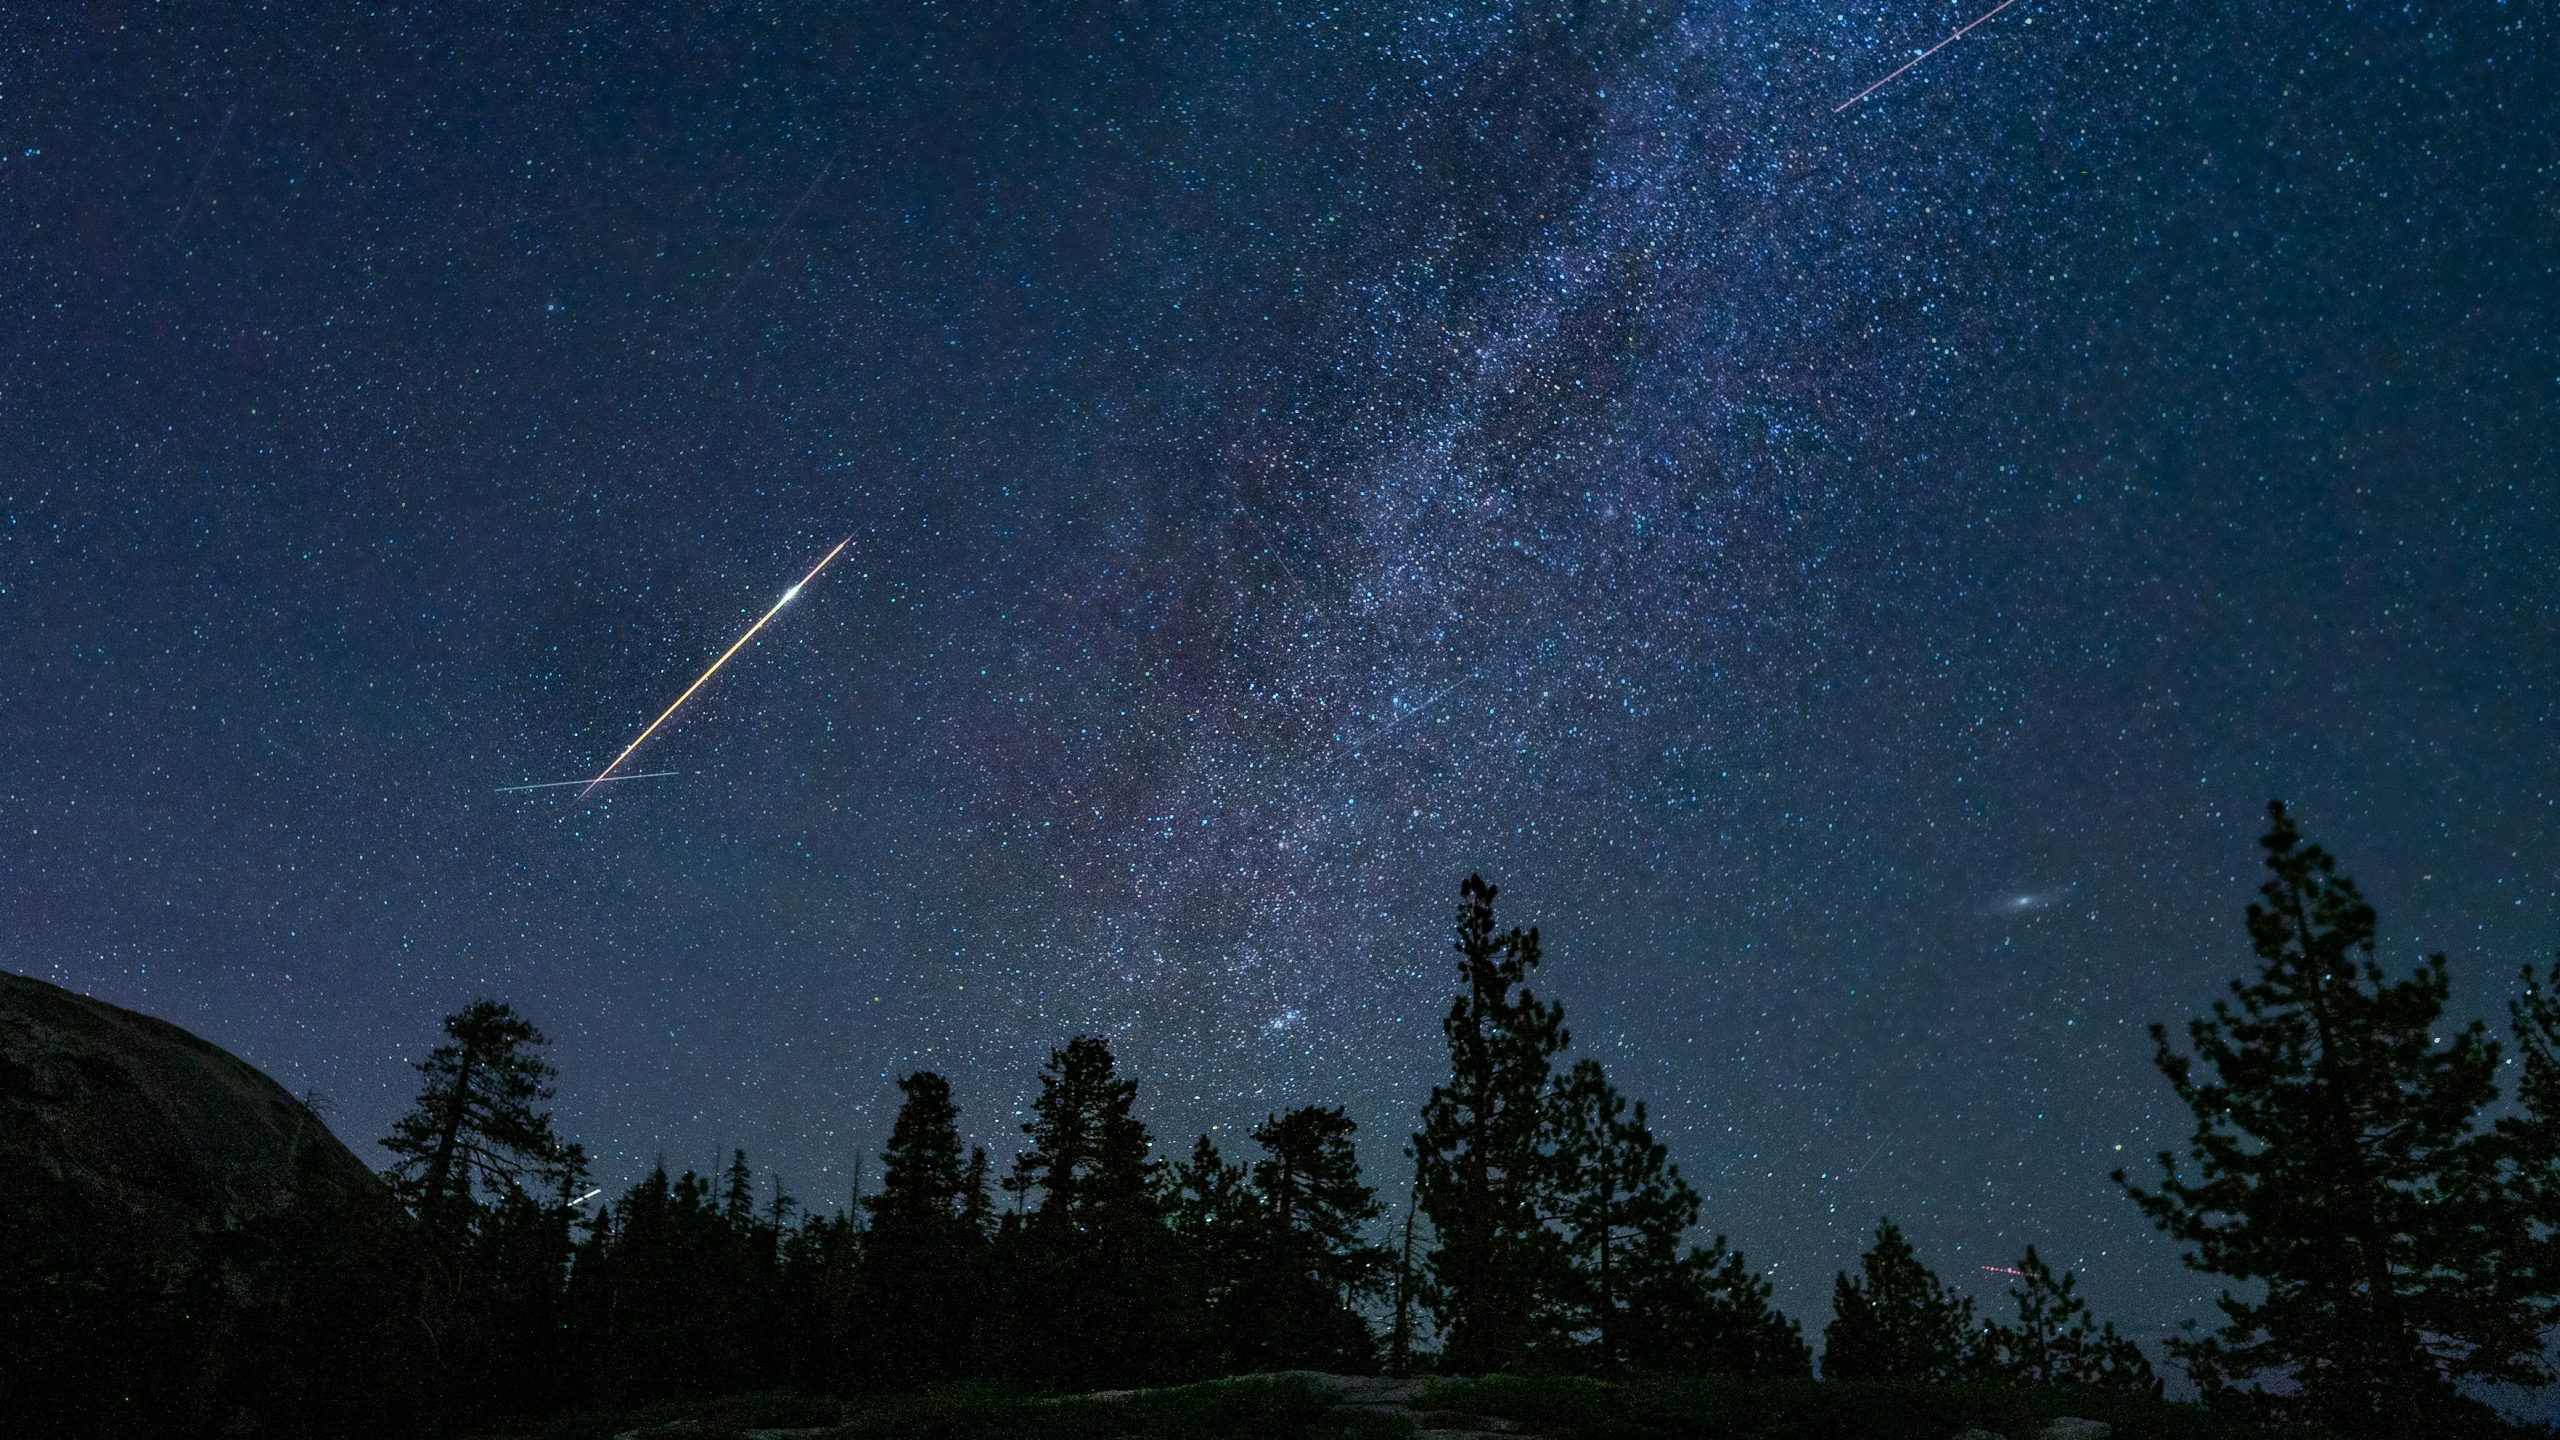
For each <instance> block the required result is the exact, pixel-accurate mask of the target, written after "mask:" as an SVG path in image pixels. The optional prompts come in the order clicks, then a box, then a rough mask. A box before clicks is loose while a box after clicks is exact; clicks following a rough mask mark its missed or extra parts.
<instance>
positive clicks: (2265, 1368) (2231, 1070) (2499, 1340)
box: [2117, 804, 2544, 1435]
mask: <svg viewBox="0 0 2560 1440" xmlns="http://www.w3.org/2000/svg"><path fill="white" fill-rule="evenodd" d="M2268 816H2269V825H2268V830H2267V834H2266V837H2265V838H2264V840H2263V841H2261V842H2260V843H2261V845H2262V847H2263V849H2264V850H2265V852H2266V867H2267V871H2268V879H2267V881H2266V883H2265V884H2264V885H2262V886H2261V887H2260V888H2259V892H2258V897H2259V898H2258V900H2257V901H2256V902H2255V903H2253V904H2251V905H2250V907H2249V912H2248V923H2249V938H2250V941H2251V944H2252V947H2253V948H2254V949H2255V951H2256V952H2257V957H2258V961H2259V969H2258V972H2257V973H2256V975H2254V976H2253V977H2251V978H2250V979H2248V980H2246V981H2240V982H2235V983H2234V984H2233V985H2232V987H2231V996H2230V998H2229V999H2227V1000H2221V1001H2217V1002H2215V1004H2214V1007H2213V1010H2212V1013H2211V1014H2209V1015H2207V1016H2206V1017H2204V1018H2202V1019H2199V1020H2195V1021H2192V1022H2190V1023H2189V1025H2188V1027H2187V1035H2188V1039H2189V1042H2190V1044H2191V1046H2192V1048H2193V1050H2194V1053H2193V1054H2192V1055H2185V1054H2180V1053H2178V1052H2177V1051H2176V1050H2174V1049H2173V1048H2172V1047H2171V1045H2170V1043H2169V1038H2168V1034H2167V1031H2166V1029H2165V1028H2164V1027H2161V1026H2156V1025H2155V1026H2153V1027H2152V1036H2153V1039H2154V1042H2155V1044H2156V1046H2157V1053H2156V1057H2155V1059H2156V1063H2157V1064H2158V1066H2159V1068H2160V1071H2161V1073H2162V1074H2163V1075H2165V1076H2167V1077H2168V1080H2169V1083H2170V1085H2171V1087H2172V1088H2173V1089H2175V1090H2176V1092H2177V1095H2178V1098H2179V1099H2180V1100H2181V1101H2183V1102H2184V1103H2185V1104H2186V1106H2187V1108H2188V1109H2189V1110H2190V1111H2192V1112H2193V1114H2194V1116H2195V1131H2194V1134H2193V1136H2192V1137H2191V1138H2190V1139H2189V1141H2188V1142H2187V1155H2188V1158H2189V1159H2190V1160H2191V1161H2192V1162H2193V1165H2194V1170H2193V1171H2192V1173H2191V1174H2190V1173H2189V1172H2185V1171H2182V1170H2181V1168H2180V1165H2179V1161H2178V1159H2177V1157H2175V1156H2173V1155H2171V1154H2169V1153H2167V1152H2162V1154H2161V1155H2160V1157H2159V1160H2160V1165H2161V1170H2162V1178H2161V1181H2160V1183H2159V1185H2158V1187H2157V1188H2155V1189H2151V1190H2144V1189H2142V1188H2140V1187H2137V1186H2133V1185H2130V1184H2127V1185H2126V1189H2127V1191H2128V1193H2130V1194H2131V1195H2132V1197H2133V1199H2134V1201H2135V1203H2137V1204H2138V1205H2140V1206H2141V1207H2142V1209H2143V1212H2144V1213H2145V1214H2147V1215H2149V1216H2150V1217H2151V1218H2152V1220H2153V1221H2154V1222H2155V1223H2157V1224H2158V1225H2159V1226H2160V1227H2161V1228H2162V1229H2163V1230H2165V1231H2167V1232H2168V1233H2169V1234H2170V1235H2172V1236H2174V1237H2175V1238H2177V1239H2178V1240H2180V1241H2182V1242H2184V1243H2185V1244H2186V1245H2187V1246H2188V1247H2189V1250H2188V1256H2187V1261H2188V1263H2189V1264H2190V1265H2192V1266H2194V1267H2195V1268H2197V1269H2199V1270H2203V1271H2205V1272H2207V1273H2210V1274H2215V1275H2220V1276H2224V1277H2226V1278H2227V1279H2231V1280H2237V1281H2243V1282H2255V1283H2256V1284H2257V1285H2262V1286H2263V1287H2264V1289H2263V1294H2261V1295H2258V1296H2256V1297H2255V1298H2249V1297H2246V1296H2244V1295H2241V1294H2235V1293H2232V1292H2229V1291H2226V1292H2224V1294H2223V1295H2222V1297H2221V1299H2220V1301H2219V1306H2220V1309H2221V1311H2222V1315H2223V1324H2222V1326H2221V1328H2220V1329H2219V1330H2218V1331H2216V1332H2214V1333H2212V1334H2209V1335H2205V1336H2202V1337H2199V1338H2197V1339H2194V1340H2190V1341H2181V1342H2177V1344H2176V1345H2175V1346H2174V1347H2173V1348H2175V1349H2177V1350H2178V1352H2179V1353H2180V1355H2181V1357H2182V1358H2183V1359H2185V1360H2186V1361H2187V1364H2188V1367H2189V1369H2190V1371H2191V1373H2193V1374H2195V1375H2196V1377H2197V1379H2198V1381H2199V1383H2200V1384H2202V1385H2204V1386H2205V1387H2206V1388H2208V1389H2209V1390H2218V1389H2221V1388H2225V1387H2241V1386H2247V1385H2250V1384H2253V1383H2254V1381H2255V1379H2256V1377H2259V1376H2261V1375H2265V1374H2268V1373H2270V1372H2281V1373H2284V1374H2287V1375H2289V1376H2290V1377H2291V1379H2292V1381H2293V1384H2294V1386H2295V1387H2296V1388H2297V1390H2298V1398H2297V1399H2295V1400H2291V1401H2288V1402H2285V1403H2284V1408H2286V1409H2290V1410H2294V1411H2298V1412H2301V1413H2303V1414H2304V1415H2305V1416H2306V1417H2307V1418H2311V1419H2314V1420H2316V1421H2318V1422H2320V1423H2323V1424H2326V1425H2328V1426H2329V1427H2331V1428H2333V1429H2335V1430H2338V1431H2340V1432H2342V1433H2345V1434H2350V1435H2382V1434H2408V1433H2413V1431H2414V1427H2416V1426H2417V1425H2418V1424H2419V1423H2420V1420H2421V1417H2422V1416H2424V1415H2426V1414H2429V1413H2433V1412H2437V1411H2439V1410H2441V1409H2443V1408H2445V1407H2447V1406H2451V1405H2454V1404H2456V1403H2458V1402H2457V1397H2456V1396H2455V1393H2454V1388H2453V1387H2454V1385H2455V1384H2456V1383H2457V1382H2458V1381H2461V1380H2463V1379H2468V1378H2473V1377H2479V1378H2491V1379H2500V1380H2516V1381H2527V1382H2530V1381H2536V1380H2539V1379H2540V1378H2541V1377H2542V1375H2543V1373H2544V1372H2543V1367H2542V1363H2541V1358H2540V1349H2541V1346H2540V1336H2539V1334H2538V1330H2537V1327H2536V1324H2535V1321H2534V1317H2533V1315H2532V1313H2531V1310H2530V1307H2526V1306H2521V1305H2518V1304H2516V1303H2514V1296H2513V1295H2512V1294H2511V1293H2509V1290H2508V1287H2509V1284H2510V1278H2511V1277H2510V1276H2508V1275H2507V1274H2506V1273H2504V1252H2505V1251H2506V1249H2507V1248H2508V1247H2507V1246H2506V1245H2505V1243H2504V1237H2505V1236H2506V1235H2507V1233H2508V1232H2509V1226H2508V1224H2507V1222H2506V1220H2505V1219H2504V1218H2503V1215H2502V1211H2501V1208H2500V1206H2499V1205H2498V1204H2497V1197H2496V1195H2495V1194H2494V1192H2493V1191H2492V1189H2491V1185H2490V1182H2491V1179H2492V1176H2493V1172H2494V1164H2493V1161H2494V1158H2495V1153H2494V1150H2493V1148H2492V1147H2491V1145H2490V1144H2489V1142H2488V1139H2487V1137H2486V1136H2485V1134H2484V1132H2483V1130H2482V1127H2481V1125H2480V1123H2479V1117H2480V1113H2481V1110H2482V1108H2483V1107H2484V1106H2486V1105H2487V1104H2488V1103H2489V1101H2490V1100H2491V1099H2492V1098H2493V1096H2494V1094H2495V1088H2494V1075H2495V1071H2496V1069H2497V1064H2498V1047H2497V1046H2496V1044H2495V1043H2494V1042H2492V1041H2490V1040H2489V1039H2488V1038H2487V1036H2486V1033H2485V1032H2484V1030H2483V1029H2482V1027H2481V1026H2479V1025H2478V1024H2477V1023H2474V1024H2472V1025H2469V1026H2465V1027H2462V1028H2459V1029H2450V1027H2448V1026H2446V1025H2445V1023H2444V1019H2443V1016H2444V1004H2445V998H2446V994H2447V991H2448V989H2449V986H2450V981H2449V978H2448V976H2447V973H2446V968H2445V961H2444V957H2443V956H2441V955H2437V956H2432V957H2430V958H2429V959H2428V960H2427V961H2426V962H2425V963H2424V964H2423V965H2421V966H2420V967H2419V968H2418V970H2417V971H2416V973H2414V974H2411V975H2409V976H2406V977H2404V978H2400V979H2393V978H2392V977H2390V976H2389V975H2387V974H2385V973H2384V971H2383V969H2382V967H2381V965H2380V964H2379V963H2378V962H2377V961H2376V960H2375V959H2374V954H2373V952H2374V931H2375V919H2374V912H2373V908H2372V907H2371V906H2370V905H2367V904H2366V903H2365V901H2364V898H2363V896H2362V895H2361V894H2359V893H2358V892H2357V890H2356V887H2355V884H2354V882H2353V881H2351V880H2348V879H2347V878H2346V877H2345V876H2343V875H2340V874H2338V873H2337V868H2336V864H2335V862H2334V861H2333V860H2332V859H2331V858H2330V856H2329V854H2328V853H2327V852H2326V851H2324V850H2322V849H2321V848H2320V847H2319V846H2317V845H2309V844H2305V843H2304V842H2303V840H2302V838H2301V835H2300V833H2299V832H2298V831H2297V830H2296V828H2295V826H2294V824H2293V821H2292V820H2291V819H2290V818H2289V817H2288V816H2287V815H2286V814H2285V811H2284V807H2283V806H2282V805H2281V804H2276V805H2271V806H2269V807H2268ZM2448 1031H2449V1033H2448ZM2117 1179H2118V1181H2119V1183H2124V1181H2123V1175H2122V1172H2118V1176H2117ZM2260 1398H2261V1400H2265V1401H2270V1402H2272V1401H2273V1400H2274V1397H2273V1396H2272V1395H2270V1394H2268V1393H2266V1392H2264V1391H2261V1392H2260Z"/></svg>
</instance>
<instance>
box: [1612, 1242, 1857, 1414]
mask: <svg viewBox="0 0 2560 1440" xmlns="http://www.w3.org/2000/svg"><path fill="white" fill-rule="evenodd" d="M1656 1283H1657V1284H1658V1285H1659V1287H1660V1288H1659V1289H1658V1290H1649V1291H1648V1292H1647V1293H1643V1294H1640V1295H1639V1296H1638V1298H1637V1301H1636V1305H1635V1307H1634V1308H1635V1310H1636V1312H1637V1313H1638V1314H1639V1315H1640V1316H1642V1317H1644V1319H1645V1320H1646V1322H1647V1323H1644V1324H1641V1325H1635V1326H1630V1327H1629V1333H1628V1336H1627V1351H1626V1363H1627V1365H1628V1367H1629V1368H1630V1369H1634V1370H1638V1371H1644V1372H1651V1373H1656V1374H1671V1375H1746V1376H1754V1377H1769V1378H1785V1379H1805V1378H1811V1376H1812V1374H1813V1352H1812V1351H1811V1350H1809V1349H1807V1348H1806V1347H1805V1343H1804V1332H1803V1330H1802V1329H1800V1328H1799V1327H1798V1326H1797V1325H1796V1322H1795V1321H1794V1320H1792V1319H1790V1318H1789V1317H1787V1316H1786V1315H1784V1314H1781V1313H1779V1311H1778V1309H1777V1307H1776V1306H1775V1305H1773V1304H1772V1303H1770V1293H1771V1291H1770V1286H1769V1282H1768V1280H1767V1279H1766V1278H1765V1277H1763V1276H1760V1275H1756V1274H1754V1273H1752V1271H1751V1269H1750V1267H1749V1266H1748V1265H1746V1264H1745V1263H1744V1262H1743V1259H1742V1256H1741V1254H1740V1253H1738V1252H1736V1251H1733V1250H1729V1249H1727V1248H1726V1247H1725V1240H1724V1237H1723V1236H1721V1235H1719V1236H1717V1237H1716V1238H1715V1242H1714V1243H1713V1244H1711V1245H1709V1246H1707V1247H1705V1248H1704V1249H1699V1248H1695V1247H1693V1248H1691V1249H1690V1250H1689V1251H1688V1253H1686V1254H1684V1255H1682V1256H1681V1257H1680V1264H1679V1266H1678V1268H1677V1270H1675V1271H1674V1272H1673V1273H1672V1274H1670V1275H1668V1276H1665V1277H1663V1278H1662V1279H1661V1280H1660V1281H1658V1282H1656Z"/></svg>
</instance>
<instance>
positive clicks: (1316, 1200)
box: [1248, 1105, 1386, 1370]
mask: <svg viewBox="0 0 2560 1440" xmlns="http://www.w3.org/2000/svg"><path fill="white" fill-rule="evenodd" d="M1357 1128H1358V1127H1357V1126H1355V1125H1354V1124H1353V1123H1352V1120H1351V1117H1350V1115H1348V1114H1347V1113H1345V1112H1344V1111H1342V1110H1341V1109H1339V1108H1337V1107H1321V1106H1313V1105H1309V1106H1303V1107H1301V1108H1299V1109H1296V1110H1292V1111H1290V1112H1289V1113H1288V1114H1286V1115H1276V1116H1271V1117H1268V1118H1266V1119H1265V1120H1264V1121H1263V1123H1262V1124H1260V1125H1258V1126H1256V1127H1255V1128H1254V1131H1253V1140H1254V1143H1255V1144H1257V1145H1259V1146H1261V1147H1262V1151H1263V1155H1262V1158H1261V1159H1259V1160H1257V1161H1255V1162H1254V1164H1253V1188H1254V1190H1255V1192H1256V1194H1257V1197H1258V1199H1259V1201H1260V1207H1259V1209H1260V1214H1259V1217H1258V1218H1259V1222H1260V1223H1259V1226H1258V1229H1259V1232H1260V1233H1259V1236H1258V1237H1257V1242H1248V1243H1251V1244H1253V1246H1254V1249H1255V1250H1256V1251H1257V1252H1258V1253H1257V1254H1256V1256H1255V1259H1256V1261H1257V1262H1258V1263H1257V1264H1256V1266H1255V1270H1256V1272H1257V1273H1256V1282H1257V1283H1255V1285H1254V1286H1253V1287H1252V1288H1253V1293H1254V1296H1255V1299H1256V1301H1257V1302H1258V1303H1257V1306H1256V1309H1257V1310H1258V1311H1259V1312H1260V1313H1259V1316H1258V1319H1257V1322H1256V1324H1255V1326H1254V1328H1255V1330H1256V1332H1257V1333H1258V1334H1259V1335H1260V1336H1261V1337H1262V1340H1263V1343H1262V1346H1261V1347H1260V1354H1259V1355H1258V1356H1256V1357H1255V1362H1254V1363H1255V1364H1256V1366H1257V1368H1262V1369H1320V1370H1366V1369H1368V1368H1370V1367H1372V1366H1374V1365H1375V1364H1376V1363H1377V1355H1376V1340H1375V1337H1374V1336H1372V1335H1371V1334H1370V1332H1369V1325H1368V1322H1367V1321H1366V1320H1365V1319H1363V1318H1362V1317H1361V1315H1360V1312H1359V1310H1358V1308H1357V1307H1358V1305H1359V1303H1360V1302H1361V1301H1362V1300H1363V1299H1365V1298H1367V1297H1368V1296H1369V1295H1371V1294H1373V1293H1374V1292H1375V1291H1376V1289H1377V1286H1378V1281H1379V1279H1380V1277H1381V1274H1382V1267H1383V1265H1384V1263H1385V1259H1386V1256H1385V1254H1384V1252H1382V1251H1381V1250H1380V1249H1379V1248H1378V1247H1377V1246H1376V1245H1374V1244H1372V1243H1370V1241H1369V1240H1368V1238H1367V1236H1366V1233H1365V1232H1366V1231H1367V1229H1368V1227H1369V1225H1370V1224H1371V1223H1372V1222H1374V1221H1375V1220H1376V1219H1377V1218H1378V1213H1379V1207H1378V1197H1377V1194H1376V1192H1375V1191H1373V1190H1371V1189H1370V1188H1369V1187H1368V1186H1367V1185H1365V1184H1362V1183H1361V1180H1360V1161H1359V1157H1358V1155H1357V1154H1356V1153H1355V1152H1354V1150H1353V1149H1352V1136H1353V1134H1354V1133H1355V1132H1356V1130H1357Z"/></svg>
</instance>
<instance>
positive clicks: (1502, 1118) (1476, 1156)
mask: <svg viewBox="0 0 2560 1440" xmlns="http://www.w3.org/2000/svg"><path fill="white" fill-rule="evenodd" d="M1494 894H1495V890H1494V887H1493V886H1491V885H1488V884H1486V883H1485V882H1484V880H1483V878H1482V877H1480V876H1474V875H1470V876H1468V877H1467V880H1466V883H1465V884H1464V885H1462V886H1461V887H1460V888H1459V904H1458V921H1457V944H1456V948H1457V951H1458V958H1459V978H1460V983H1461V987H1462V988H1461V989H1460V991H1459V993H1458V996H1457V998H1456V999H1455V1000H1454V1001H1452V1002H1451V1004H1450V1006H1449V1013H1448V1015H1447V1016H1446V1017H1445V1018H1444V1019H1443V1020H1442V1021H1441V1030H1442V1033H1443V1034H1444V1035H1445V1036H1446V1038H1447V1040H1448V1045H1449V1068H1450V1076H1449V1081H1448V1083H1447V1084H1444V1085H1439V1086H1435V1087H1434V1088H1433V1089H1432V1091H1431V1096H1430V1099H1429V1100H1428V1101H1427V1102H1426V1103H1425V1104H1424V1106H1423V1113H1422V1128H1421V1129H1420V1130H1419V1131H1417V1132H1416V1133H1415V1135H1414V1137H1413V1144H1414V1153H1415V1157H1416V1160H1417V1162H1418V1164H1419V1165H1420V1171H1421V1179H1420V1200H1421V1208H1422V1213H1423V1214H1424V1216H1426V1217H1427V1218H1428V1219H1429V1220H1430V1221H1431V1228H1432V1233H1433V1236H1434V1238H1435V1246H1434V1249H1433V1251H1432V1254H1431V1257H1430V1261H1429V1268H1430V1274H1431V1279H1432V1284H1431V1286H1430V1294H1429V1298H1430V1299H1431V1300H1432V1302H1433V1304H1434V1307H1435V1309H1436V1310H1437V1311H1438V1313H1439V1316H1440V1320H1441V1323H1442V1329H1443V1333H1444V1335H1445V1337H1446V1340H1445V1349H1444V1352H1443V1363H1444V1364H1445V1365H1446V1366H1447V1367H1448V1368H1449V1369H1450V1370H1451V1371H1453V1372H1456V1373H1461V1374H1474V1373H1482V1372H1486V1371H1493V1370H1500V1369H1502V1368H1504V1367H1506V1366H1510V1365H1515V1364H1518V1363H1520V1362H1521V1361H1522V1360H1523V1359H1525V1358H1526V1357H1527V1356H1528V1354H1529V1351H1530V1348H1531V1345H1532V1342H1533V1340H1534V1338H1535V1335H1536V1327H1537V1319H1538V1309H1539V1305H1540V1300H1541V1296H1542V1295H1544V1294H1545V1293H1547V1290H1548V1287H1550V1286H1551V1285H1552V1283H1553V1279H1554V1274H1555V1271H1556V1268H1557V1265H1558V1263H1559V1260H1558V1257H1557V1247H1556V1244H1555V1240H1554V1237H1553V1235H1552V1234H1551V1233H1550V1232H1549V1231H1548V1229H1547V1227H1546V1224H1545V1218H1544V1209H1545V1204H1546V1200H1547V1190H1548V1181H1549V1178H1550V1169H1551V1167H1550V1166H1549V1164H1548V1159H1547V1156H1546V1153H1545V1151H1544V1147H1543V1144H1542V1142H1543V1140H1544V1139H1545V1135H1546V1115H1547V1087H1548V1082H1549V1079H1550V1076H1551V1074H1552V1072H1553V1069H1554V1062H1555V1056H1556V1053H1557V1052H1558V1051H1560V1050H1562V1049H1563V1048H1564V1047H1565V1045H1566V1044H1567V1043H1568V1036H1567V1035H1566V1033H1565V1028H1564V1011H1563V1007H1561V1006H1558V1005H1555V1004H1553V1003H1550V1002H1546V1001H1541V1000H1539V999H1538V998H1537V997H1536V996H1535V995H1534V994H1533V993H1532V992H1531V991H1530V990H1529V989H1528V987H1527V981H1528V978H1529V975H1530V972H1532V971H1533V970H1535V969H1536V968H1537V965H1538V935H1537V932H1536V931H1534V930H1530V931H1522V930H1520V929H1519V928H1517V927H1514V928H1512V929H1510V930H1507V931H1504V932H1502V933H1500V934H1496V933H1495V931H1494V928H1493V901H1494Z"/></svg>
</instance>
